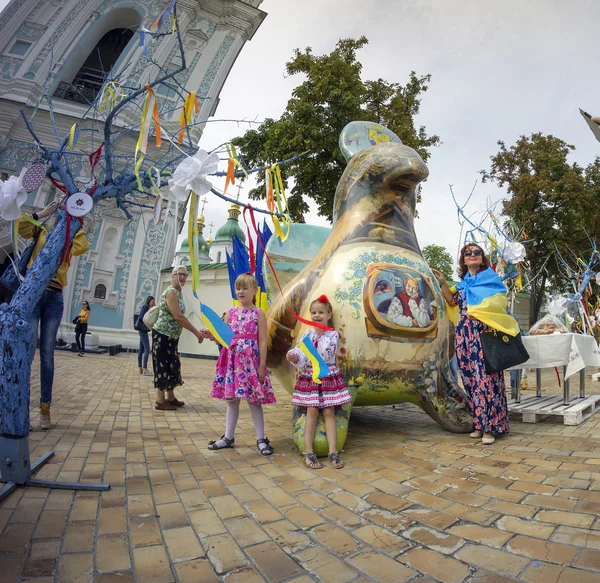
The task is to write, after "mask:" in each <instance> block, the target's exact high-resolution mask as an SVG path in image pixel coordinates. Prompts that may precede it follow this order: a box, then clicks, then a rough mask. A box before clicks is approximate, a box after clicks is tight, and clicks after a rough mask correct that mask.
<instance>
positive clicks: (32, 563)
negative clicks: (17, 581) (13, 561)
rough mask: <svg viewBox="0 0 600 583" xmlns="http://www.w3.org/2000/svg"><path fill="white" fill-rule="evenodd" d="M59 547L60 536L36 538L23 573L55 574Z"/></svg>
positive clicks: (32, 575) (27, 575)
mask: <svg viewBox="0 0 600 583" xmlns="http://www.w3.org/2000/svg"><path fill="white" fill-rule="evenodd" d="M59 549H60V539H59V538H55V539H38V540H34V541H33V543H32V544H31V547H30V549H29V555H28V556H27V558H26V559H25V565H24V567H23V575H24V576H26V577H43V576H44V575H53V574H54V570H55V568H56V561H57V558H58V552H59Z"/></svg>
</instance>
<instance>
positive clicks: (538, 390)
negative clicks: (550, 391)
mask: <svg viewBox="0 0 600 583" xmlns="http://www.w3.org/2000/svg"><path fill="white" fill-rule="evenodd" d="M535 396H536V397H541V396H542V369H541V368H536V369H535Z"/></svg>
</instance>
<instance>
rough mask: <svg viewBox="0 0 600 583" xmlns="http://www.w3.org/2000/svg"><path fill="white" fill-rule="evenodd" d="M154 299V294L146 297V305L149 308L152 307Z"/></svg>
mask: <svg viewBox="0 0 600 583" xmlns="http://www.w3.org/2000/svg"><path fill="white" fill-rule="evenodd" d="M153 299H154V296H148V297H147V298H146V307H147V308H149V307H150V302H151V301H152V300H153Z"/></svg>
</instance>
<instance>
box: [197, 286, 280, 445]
mask: <svg viewBox="0 0 600 583" xmlns="http://www.w3.org/2000/svg"><path fill="white" fill-rule="evenodd" d="M257 290H258V284H257V283H256V279H254V277H253V276H252V275H249V274H243V275H240V276H239V277H238V278H237V279H236V280H235V292H236V295H237V299H238V300H239V302H240V305H239V306H236V307H234V308H231V309H230V310H229V312H228V313H227V315H226V316H225V322H226V323H227V324H229V327H230V328H231V329H232V330H233V332H234V334H235V336H234V337H233V341H232V343H231V344H230V345H229V348H228V349H225V348H224V349H222V350H221V354H220V355H219V360H217V366H216V370H215V378H214V380H213V384H212V390H211V393H210V396H211V397H213V398H215V399H221V400H223V401H225V402H226V403H227V413H226V416H225V434H224V435H223V436H222V437H221V439H219V440H217V441H210V442H209V443H208V449H210V450H217V449H223V448H228V447H234V442H235V428H236V426H237V422H238V417H239V413H240V400H241V399H246V400H247V401H248V406H249V407H250V413H251V414H252V421H253V423H254V429H256V445H257V446H258V449H259V451H260V453H261V454H262V455H271V454H272V453H273V448H272V447H271V445H270V444H269V440H268V439H267V438H266V437H265V423H264V417H263V410H262V405H268V404H270V403H275V395H274V394H273V387H272V386H271V381H270V379H269V372H268V371H267V367H266V362H267V319H266V317H265V315H264V313H263V312H262V310H260V308H257V307H256V306H255V305H254V298H255V296H256V292H257Z"/></svg>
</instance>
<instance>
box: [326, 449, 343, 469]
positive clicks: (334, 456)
mask: <svg viewBox="0 0 600 583" xmlns="http://www.w3.org/2000/svg"><path fill="white" fill-rule="evenodd" d="M329 459H330V461H331V465H332V466H333V467H334V468H335V469H336V470H341V469H342V468H343V467H344V465H345V464H344V462H343V461H342V460H341V458H340V454H339V453H338V452H337V451H332V452H331V453H330V454H329Z"/></svg>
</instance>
